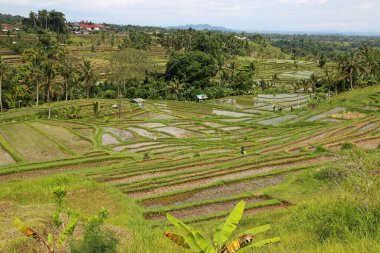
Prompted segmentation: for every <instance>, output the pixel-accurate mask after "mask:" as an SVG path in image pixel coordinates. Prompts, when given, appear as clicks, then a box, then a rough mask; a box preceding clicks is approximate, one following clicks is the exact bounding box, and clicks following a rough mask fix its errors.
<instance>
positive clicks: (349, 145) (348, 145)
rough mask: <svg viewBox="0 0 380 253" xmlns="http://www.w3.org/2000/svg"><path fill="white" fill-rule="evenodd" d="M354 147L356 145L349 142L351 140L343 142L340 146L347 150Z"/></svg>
mask: <svg viewBox="0 0 380 253" xmlns="http://www.w3.org/2000/svg"><path fill="white" fill-rule="evenodd" d="M354 148H356V145H355V144H353V143H351V142H345V143H343V145H342V147H341V148H340V149H341V150H349V149H354Z"/></svg>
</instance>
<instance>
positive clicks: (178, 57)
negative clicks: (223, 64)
mask: <svg viewBox="0 0 380 253" xmlns="http://www.w3.org/2000/svg"><path fill="white" fill-rule="evenodd" d="M216 73H217V64H216V60H215V59H214V57H212V56H211V55H209V54H206V53H203V52H198V51H192V52H185V53H179V54H174V55H172V56H171V57H170V58H169V62H168V63H167V65H166V79H167V80H178V81H179V82H181V83H187V84H189V85H191V86H193V87H194V88H196V89H197V88H201V89H204V88H206V87H207V86H209V85H210V78H211V77H214V76H215V75H216Z"/></svg>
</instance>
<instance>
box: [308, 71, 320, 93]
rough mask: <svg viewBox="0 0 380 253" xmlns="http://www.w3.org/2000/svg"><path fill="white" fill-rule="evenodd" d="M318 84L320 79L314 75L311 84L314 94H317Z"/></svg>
mask: <svg viewBox="0 0 380 253" xmlns="http://www.w3.org/2000/svg"><path fill="white" fill-rule="evenodd" d="M318 82H319V80H318V77H317V76H316V75H315V74H314V73H313V74H311V76H310V83H311V88H312V90H313V92H315V90H316V87H317V84H318Z"/></svg>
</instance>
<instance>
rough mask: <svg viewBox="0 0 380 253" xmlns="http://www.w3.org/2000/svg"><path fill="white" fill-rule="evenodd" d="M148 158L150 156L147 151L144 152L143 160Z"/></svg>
mask: <svg viewBox="0 0 380 253" xmlns="http://www.w3.org/2000/svg"><path fill="white" fill-rule="evenodd" d="M149 158H150V155H149V153H148V152H146V153H144V157H143V159H144V160H148V159H149Z"/></svg>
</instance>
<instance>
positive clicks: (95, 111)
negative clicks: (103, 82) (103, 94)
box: [92, 101, 100, 117]
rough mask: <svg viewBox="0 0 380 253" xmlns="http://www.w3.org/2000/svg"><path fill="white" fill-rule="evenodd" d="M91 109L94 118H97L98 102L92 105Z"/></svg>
mask: <svg viewBox="0 0 380 253" xmlns="http://www.w3.org/2000/svg"><path fill="white" fill-rule="evenodd" d="M92 109H93V111H94V116H95V117H98V115H99V110H100V107H99V102H98V101H96V102H93V103H92Z"/></svg>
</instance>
